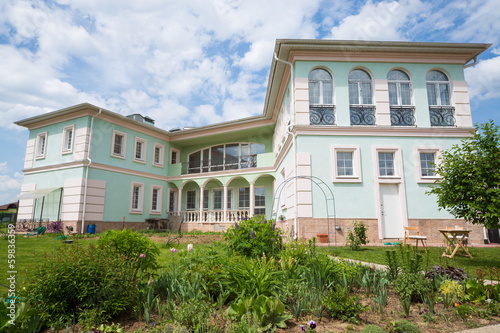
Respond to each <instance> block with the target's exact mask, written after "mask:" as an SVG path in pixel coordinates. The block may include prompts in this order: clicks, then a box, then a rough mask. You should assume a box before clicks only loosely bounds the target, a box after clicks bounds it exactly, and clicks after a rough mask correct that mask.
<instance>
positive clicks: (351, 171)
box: [332, 146, 361, 183]
mask: <svg viewBox="0 0 500 333" xmlns="http://www.w3.org/2000/svg"><path fill="white" fill-rule="evenodd" d="M332 156H333V161H332V164H333V181H334V182H347V183H359V182H361V157H360V152H359V147H358V146H341V147H332Z"/></svg>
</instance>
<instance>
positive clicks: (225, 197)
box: [222, 184, 228, 222]
mask: <svg viewBox="0 0 500 333" xmlns="http://www.w3.org/2000/svg"><path fill="white" fill-rule="evenodd" d="M222 195H223V198H222V205H223V206H222V210H223V211H224V215H223V216H224V217H223V218H222V222H227V220H228V218H227V185H226V184H224V193H223V194H222Z"/></svg>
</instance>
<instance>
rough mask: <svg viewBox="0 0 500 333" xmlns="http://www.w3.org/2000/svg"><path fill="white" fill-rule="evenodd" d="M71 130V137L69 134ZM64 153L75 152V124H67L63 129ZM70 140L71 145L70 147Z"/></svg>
mask: <svg viewBox="0 0 500 333" xmlns="http://www.w3.org/2000/svg"><path fill="white" fill-rule="evenodd" d="M70 130H71V137H69V136H68V135H67V134H68V132H69V131H70ZM62 139H63V140H62V153H63V154H69V153H72V152H73V146H74V145H75V125H70V126H66V127H64V129H63V138H62ZM68 141H69V143H70V144H69V147H68Z"/></svg>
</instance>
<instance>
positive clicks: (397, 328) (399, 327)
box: [389, 319, 420, 333]
mask: <svg viewBox="0 0 500 333" xmlns="http://www.w3.org/2000/svg"><path fill="white" fill-rule="evenodd" d="M389 332H390V333H420V329H419V328H418V327H417V326H415V325H414V324H412V323H410V322H409V321H408V320H405V319H401V320H396V321H394V322H392V323H391V324H390V325H389Z"/></svg>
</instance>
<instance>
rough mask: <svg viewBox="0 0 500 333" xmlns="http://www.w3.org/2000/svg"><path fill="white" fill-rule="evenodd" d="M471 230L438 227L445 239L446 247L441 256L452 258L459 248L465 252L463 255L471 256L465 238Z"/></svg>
mask: <svg viewBox="0 0 500 333" xmlns="http://www.w3.org/2000/svg"><path fill="white" fill-rule="evenodd" d="M471 231H472V230H464V229H439V232H440V233H441V234H442V235H443V237H444V239H445V241H446V249H445V250H444V252H443V255H442V256H443V257H448V258H453V256H454V255H455V254H456V253H457V251H458V250H459V249H462V250H463V251H464V252H465V255H466V256H467V257H469V258H472V255H471V254H470V253H469V250H467V239H468V238H469V233H470V232H471Z"/></svg>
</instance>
